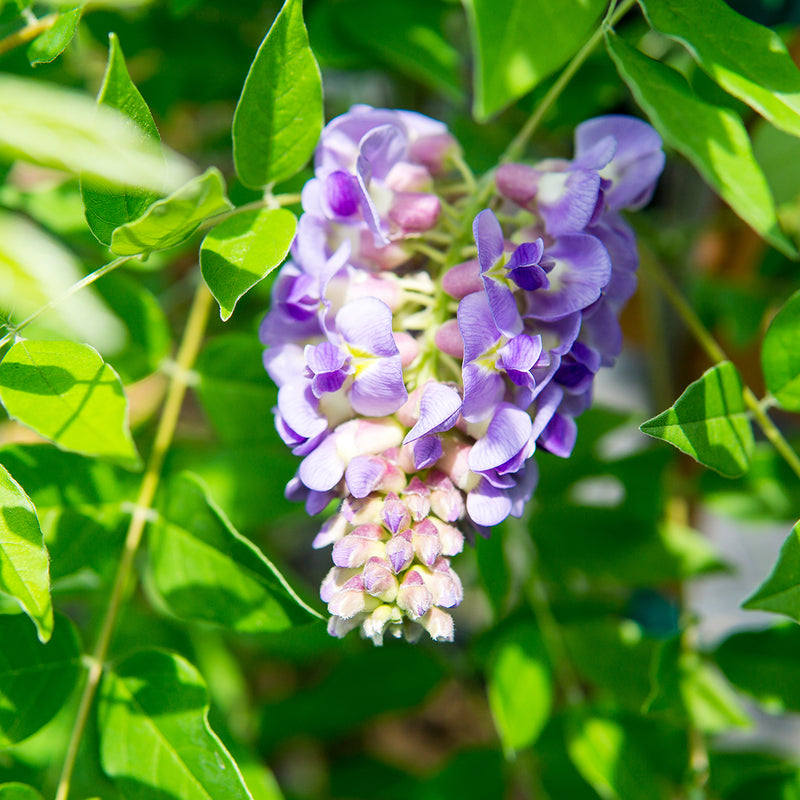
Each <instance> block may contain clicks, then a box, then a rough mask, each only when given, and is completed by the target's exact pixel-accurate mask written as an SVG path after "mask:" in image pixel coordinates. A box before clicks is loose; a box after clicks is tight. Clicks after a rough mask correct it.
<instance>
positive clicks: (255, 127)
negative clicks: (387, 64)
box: [233, 0, 322, 189]
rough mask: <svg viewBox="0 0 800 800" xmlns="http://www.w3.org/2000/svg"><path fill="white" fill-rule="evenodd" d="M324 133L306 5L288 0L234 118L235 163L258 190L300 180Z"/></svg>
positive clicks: (249, 77)
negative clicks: (298, 174) (298, 176)
mask: <svg viewBox="0 0 800 800" xmlns="http://www.w3.org/2000/svg"><path fill="white" fill-rule="evenodd" d="M321 130H322V79H321V77H320V73H319V67H318V66H317V62H316V61H315V60H314V54H313V53H312V52H311V48H310V47H309V44H308V33H307V32H306V26H305V23H304V22H303V6H302V0H286V2H285V3H284V4H283V8H282V9H281V11H280V13H279V14H278V16H277V17H276V18H275V22H274V23H273V24H272V27H271V28H270V29H269V32H268V33H267V35H266V37H265V39H264V41H263V42H262V43H261V46H260V47H259V48H258V52H257V53H256V57H255V59H254V60H253V63H252V65H251V66H250V72H249V73H248V74H247V79H246V80H245V82H244V88H243V89H242V96H241V97H240V98H239V103H238V105H237V106H236V113H235V115H234V117H233V161H234V164H235V166H236V173H237V174H238V175H239V178H240V179H241V181H242V183H243V184H244V185H245V186H249V187H251V188H253V189H259V188H261V187H262V186H266V185H267V184H272V183H278V182H280V181H282V180H285V179H286V178H290V177H291V176H292V175H294V174H295V173H296V172H297V171H298V170H299V169H300V168H301V167H302V166H303V165H304V164H305V163H306V161H308V159H309V158H310V157H311V154H312V153H313V152H314V147H315V146H316V144H317V139H319V134H320V131H321Z"/></svg>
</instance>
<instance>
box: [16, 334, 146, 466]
mask: <svg viewBox="0 0 800 800" xmlns="http://www.w3.org/2000/svg"><path fill="white" fill-rule="evenodd" d="M0 401H2V403H3V405H4V406H5V408H6V411H8V413H9V415H11V416H12V417H14V418H15V419H17V420H18V421H19V422H21V423H23V424H24V425H27V426H28V427H30V428H33V429H34V430H35V431H36V432H37V433H40V434H41V435H42V436H45V437H46V438H48V439H50V440H51V441H52V442H54V443H55V444H57V445H58V446H59V447H61V448H62V449H64V450H71V451H73V452H75V453H82V454H84V455H90V456H102V457H104V458H109V459H112V460H114V461H118V462H120V463H122V464H124V465H127V466H138V465H139V455H138V453H137V452H136V447H135V445H134V444H133V439H132V438H131V434H130V431H129V429H128V400H127V398H126V396H125V392H124V390H123V388H122V384H121V383H120V380H119V378H118V377H117V374H116V373H115V372H114V370H113V369H111V367H109V366H108V365H107V364H105V363H104V362H103V359H102V358H100V356H99V355H98V353H97V351H96V350H95V349H94V348H92V347H89V345H86V344H76V343H75V342H34V341H21V342H17V343H16V344H15V345H14V346H13V347H11V349H10V350H9V351H8V352H7V353H6V355H5V357H4V358H3V361H2V362H0Z"/></svg>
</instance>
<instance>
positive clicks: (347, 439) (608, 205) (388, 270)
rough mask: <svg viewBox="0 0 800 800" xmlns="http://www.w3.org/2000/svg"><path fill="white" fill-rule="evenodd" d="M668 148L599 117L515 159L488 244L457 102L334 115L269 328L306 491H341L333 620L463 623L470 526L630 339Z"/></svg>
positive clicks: (323, 534) (292, 490)
mask: <svg viewBox="0 0 800 800" xmlns="http://www.w3.org/2000/svg"><path fill="white" fill-rule="evenodd" d="M663 164H664V155H663V152H662V149H661V140H660V138H659V136H658V134H657V133H656V132H655V131H654V130H653V129H652V128H651V127H650V126H649V125H647V124H646V123H644V122H642V121H640V120H638V119H634V118H630V117H623V116H606V117H600V118H597V119H593V120H589V121H587V122H584V123H583V124H581V125H580V126H579V127H578V129H577V131H576V136H575V157H574V159H573V160H572V161H567V160H546V161H541V162H539V163H538V164H535V165H527V164H504V165H502V166H501V167H499V168H498V169H497V170H496V172H495V173H494V175H493V177H492V180H493V184H492V185H491V186H490V191H487V192H485V197H486V203H485V206H486V207H485V208H483V209H482V210H480V212H479V213H478V214H477V216H475V217H474V220H473V221H472V232H473V237H474V244H473V243H472V242H465V241H464V237H463V236H461V232H462V229H463V228H464V222H463V221H462V218H463V216H464V214H466V213H468V211H467V209H470V208H473V207H474V202H475V196H476V193H478V192H480V191H481V190H480V189H479V188H477V187H476V184H475V182H474V180H473V178H472V176H471V174H470V173H469V171H468V168H467V167H466V166H465V164H464V163H463V159H462V156H461V149H460V147H459V145H458V142H457V141H456V140H455V139H454V137H453V136H452V135H451V134H450V133H449V132H448V131H447V128H446V127H445V125H444V124H442V123H440V122H437V121H435V120H432V119H430V118H427V117H424V116H422V115H420V114H416V113H411V112H407V111H394V110H379V109H373V108H370V107H367V106H355V107H353V108H352V109H351V110H350V111H349V112H348V113H346V114H344V115H342V116H341V117H338V118H337V119H334V120H333V121H332V122H331V123H329V124H328V126H327V127H326V128H325V129H324V131H323V133H322V137H321V140H320V143H319V145H318V148H317V151H316V157H315V176H314V178H312V179H311V180H310V181H309V182H308V183H307V184H306V186H305V188H304V190H303V195H302V201H303V209H304V214H303V216H302V217H301V219H300V222H299V225H298V231H297V236H296V238H295V241H294V243H293V246H292V259H291V261H290V262H288V263H287V264H286V265H285V266H284V268H283V269H282V271H281V273H280V275H279V276H278V278H277V280H276V282H275V285H274V289H273V299H272V307H271V310H270V311H269V313H268V314H267V316H266V318H265V319H264V321H263V323H262V326H261V339H262V341H263V343H264V344H265V345H266V346H267V349H266V351H265V355H264V361H265V365H266V368H267V371H268V372H269V374H270V376H271V377H272V378H273V380H274V381H275V382H276V383H277V384H278V386H279V387H280V389H279V393H278V405H277V407H276V409H275V421H276V426H277V429H278V432H279V434H280V436H281V438H282V439H283V441H284V442H285V443H286V444H287V445H288V446H289V447H290V448H291V449H292V452H293V453H295V454H296V455H298V456H300V457H302V461H301V462H300V465H299V469H298V471H297V474H296V475H295V477H294V478H293V479H292V480H291V481H290V482H289V484H288V486H287V496H289V497H290V498H292V499H296V500H302V501H304V502H305V504H306V509H307V511H308V512H309V513H311V514H316V513H319V512H321V511H322V510H323V509H325V508H326V507H327V506H328V504H329V503H330V502H331V501H332V500H334V499H337V498H338V499H340V501H341V502H340V506H339V509H338V511H337V512H336V513H335V514H334V515H333V516H332V517H330V518H329V519H328V520H327V522H326V523H325V524H324V525H323V527H322V530H321V531H320V532H319V534H318V535H317V537H316V539H315V540H314V547H323V546H326V545H331V544H332V545H333V563H334V566H333V568H332V569H331V571H330V572H329V574H328V576H327V577H326V578H325V580H324V581H323V584H322V589H321V597H322V599H323V600H324V601H325V602H326V603H327V604H328V610H329V612H330V614H331V618H330V622H329V631H330V633H332V634H333V635H336V636H343V635H344V634H346V633H347V632H348V631H350V630H353V629H355V628H360V629H361V632H362V634H363V635H365V636H368V637H370V638H371V639H372V640H373V641H374V642H375V643H376V644H380V643H381V642H382V640H383V636H384V635H385V634H386V633H390V634H392V635H394V636H405V637H406V638H408V639H409V640H414V639H416V638H417V637H418V636H419V635H421V633H422V631H423V630H426V631H427V632H428V633H429V635H430V636H431V637H432V638H434V639H439V640H450V639H452V638H453V619H452V617H451V615H450V613H449V611H448V610H449V609H452V608H453V607H455V606H457V605H458V604H459V603H460V601H461V599H462V595H463V591H462V586H461V583H460V581H459V578H458V576H457V575H456V573H455V572H454V570H453V569H452V566H451V561H450V560H451V558H452V557H453V556H455V555H457V554H458V553H459V552H460V551H461V549H462V547H463V543H464V532H465V531H466V532H467V533H469V532H470V531H475V530H477V531H478V532H479V533H480V534H482V535H488V534H489V532H490V529H491V528H492V526H494V525H497V524H498V523H500V522H502V521H503V520H504V519H505V518H506V517H507V516H509V515H514V516H521V515H522V512H523V508H524V506H525V504H526V502H527V501H528V500H529V499H530V498H531V495H532V493H533V491H534V489H535V486H536V483H537V476H538V473H537V467H536V463H535V461H534V459H533V455H534V452H535V451H536V449H537V448H541V449H543V450H547V451H549V452H551V453H554V454H556V455H558V456H563V457H567V456H569V454H570V452H571V450H572V447H573V445H574V442H575V437H576V424H575V418H576V417H577V416H578V415H579V414H580V413H581V412H583V411H584V410H585V409H586V408H588V406H589V405H590V403H591V400H592V385H593V380H594V376H595V375H596V373H597V371H598V370H599V368H600V367H601V366H610V365H612V364H613V363H614V361H615V359H616V357H617V356H618V355H619V352H620V349H621V345H622V336H621V331H620V327H619V323H618V321H617V317H618V314H619V311H620V309H621V308H622V306H623V305H624V303H625V302H626V301H627V300H628V299H629V297H630V296H631V294H632V293H633V291H634V289H635V286H636V268H637V264H638V257H637V251H636V242H635V237H634V234H633V231H632V229H631V228H630V226H629V225H628V224H627V222H626V221H625V220H624V219H623V218H622V216H621V215H620V211H622V210H624V209H638V208H641V207H642V206H643V205H644V204H645V203H646V202H647V201H648V200H649V199H650V196H651V195H652V192H653V189H654V186H655V183H656V180H657V178H658V176H659V174H660V172H661V169H662V167H663ZM487 180H488V179H487ZM478 196H481V195H478Z"/></svg>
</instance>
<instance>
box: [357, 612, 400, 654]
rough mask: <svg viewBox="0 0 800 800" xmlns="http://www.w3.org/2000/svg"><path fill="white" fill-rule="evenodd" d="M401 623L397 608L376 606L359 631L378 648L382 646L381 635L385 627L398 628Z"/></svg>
mask: <svg viewBox="0 0 800 800" xmlns="http://www.w3.org/2000/svg"><path fill="white" fill-rule="evenodd" d="M402 622H403V617H402V615H401V614H400V609H399V608H398V607H397V606H394V605H391V606H388V605H383V606H378V607H377V608H376V609H375V610H374V611H373V612H372V613H371V614H370V615H369V616H368V617H367V618H366V619H365V620H364V622H363V623H362V625H361V631H362V633H363V634H364V636H366V637H367V638H368V639H372V643H373V644H375V645H377V646H380V645H382V644H383V634H384V631H385V630H386V626H387V625H388V626H392V627H394V626H399V625H400V624H401V623H402Z"/></svg>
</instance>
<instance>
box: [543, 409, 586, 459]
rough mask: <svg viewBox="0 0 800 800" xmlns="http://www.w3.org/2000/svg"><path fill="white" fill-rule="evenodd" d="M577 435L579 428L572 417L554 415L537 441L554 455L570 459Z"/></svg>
mask: <svg viewBox="0 0 800 800" xmlns="http://www.w3.org/2000/svg"><path fill="white" fill-rule="evenodd" d="M577 435H578V426H577V425H576V424H575V420H574V419H573V418H572V417H566V416H564V415H563V414H554V415H553V418H552V419H551V420H550V422H549V423H548V424H547V427H546V428H545V429H544V430H543V431H542V432H541V434H539V438H538V440H537V441H538V443H539V445H541V447H543V448H544V449H545V450H547V451H548V452H550V453H552V454H553V455H555V456H560V457H561V458H569V456H570V454H571V453H572V448H573V447H574V446H575V439H576V438H577Z"/></svg>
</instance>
